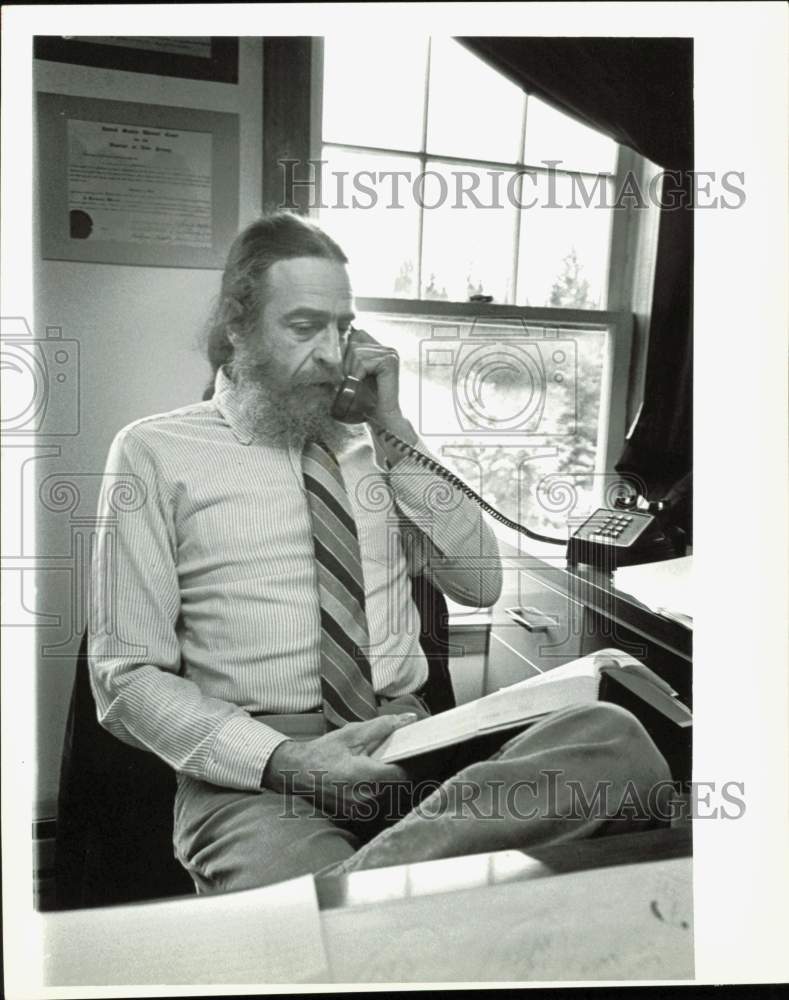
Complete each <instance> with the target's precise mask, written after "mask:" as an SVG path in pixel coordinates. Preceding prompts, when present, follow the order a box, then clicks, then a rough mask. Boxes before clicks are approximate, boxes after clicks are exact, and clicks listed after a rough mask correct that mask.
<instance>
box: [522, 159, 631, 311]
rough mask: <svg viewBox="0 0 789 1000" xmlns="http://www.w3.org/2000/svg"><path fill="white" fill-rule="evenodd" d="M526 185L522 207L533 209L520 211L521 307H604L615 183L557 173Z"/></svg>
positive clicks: (532, 178)
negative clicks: (596, 184) (595, 184)
mask: <svg viewBox="0 0 789 1000" xmlns="http://www.w3.org/2000/svg"><path fill="white" fill-rule="evenodd" d="M595 181H597V183H598V186H597V188H596V189H595V187H594V182H595ZM579 183H583V184H585V185H586V186H585V187H584V189H583V190H580V189H579ZM552 184H553V188H551V185H552ZM523 185H524V186H523V191H522V193H521V195H520V203H521V204H522V205H525V206H532V205H533V206H534V207H526V208H524V209H523V211H522V213H521V232H520V255H519V258H518V304H519V305H528V306H562V307H566V308H572V309H605V307H606V295H607V277H608V257H609V242H610V233H611V220H612V213H613V209H611V208H605V207H601V206H603V205H605V204H610V203H611V202H612V201H613V181H611V180H609V179H606V178H600V179H597V178H580V179H579V178H578V177H568V176H567V175H566V174H558V173H555V174H553V175H552V176H550V177H549V175H548V174H540V175H538V176H536V177H524V178H523ZM585 200H586V201H588V203H589V207H586V206H585Z"/></svg>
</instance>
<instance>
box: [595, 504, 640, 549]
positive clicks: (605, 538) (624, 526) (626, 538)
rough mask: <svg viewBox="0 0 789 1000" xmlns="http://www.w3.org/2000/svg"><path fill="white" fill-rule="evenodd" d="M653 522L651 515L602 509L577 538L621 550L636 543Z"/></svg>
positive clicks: (597, 511)
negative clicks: (605, 544) (604, 543)
mask: <svg viewBox="0 0 789 1000" xmlns="http://www.w3.org/2000/svg"><path fill="white" fill-rule="evenodd" d="M651 522H652V518H651V516H650V515H649V514H641V513H639V512H634V513H622V512H621V511H618V510H610V509H607V508H604V507H601V508H599V509H598V510H596V511H595V512H594V514H592V516H591V517H590V518H588V519H587V520H586V521H585V522H584V524H582V525H581V527H580V528H579V529H578V532H577V537H579V538H581V539H583V538H587V539H589V540H590V541H595V542H606V543H607V544H609V545H611V544H613V545H616V546H618V547H620V548H621V547H627V546H630V545H632V544H633V542H635V540H636V539H637V538H638V537H639V535H640V534H641V533H642V531H644V529H645V528H646V527H647V526H648V525H649V524H650V523H651Z"/></svg>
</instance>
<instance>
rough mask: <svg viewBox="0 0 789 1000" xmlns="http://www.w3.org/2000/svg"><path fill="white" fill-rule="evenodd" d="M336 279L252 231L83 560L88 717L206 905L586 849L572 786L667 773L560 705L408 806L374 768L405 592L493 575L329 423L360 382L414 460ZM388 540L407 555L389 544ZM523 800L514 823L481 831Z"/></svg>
mask: <svg viewBox="0 0 789 1000" xmlns="http://www.w3.org/2000/svg"><path fill="white" fill-rule="evenodd" d="M346 264H347V260H346V257H345V255H344V254H343V252H342V250H341V249H340V248H339V246H337V244H336V243H335V242H334V241H333V240H331V239H330V238H329V237H328V236H327V235H326V234H325V233H323V232H322V231H321V230H319V229H318V228H317V227H316V226H314V225H313V224H311V223H309V222H307V221H305V220H303V219H301V218H299V217H298V216H295V215H290V214H286V213H279V214H275V215H272V216H268V217H265V218H262V219H260V220H258V221H256V222H255V223H253V224H252V225H250V226H249V227H248V228H247V229H246V230H244V231H243V232H242V233H241V234H240V235H239V236H238V237H237V239H236V241H235V243H234V245H233V247H232V249H231V251H230V255H229V258H228V261H227V266H226V269H225V272H224V275H223V280H222V287H221V292H220V296H219V300H218V305H217V307H216V310H215V315H214V319H213V324H212V328H211V331H210V336H209V348H208V356H209V361H210V363H211V365H212V368H213V371H214V379H213V392H210V391H209V392H208V393H207V396H208V397H209V398H206V399H204V400H203V401H202V402H200V403H195V404H193V405H190V406H185V407H182V408H180V409H177V410H174V411H172V412H169V413H164V414H158V415H155V416H151V417H146V418H144V419H142V420H138V421H136V422H135V423H133V424H131V425H129V426H128V427H126V428H124V429H123V430H122V431H121V432H120V433H119V434H118V435H117V437H116V438H115V440H114V441H113V444H112V447H111V450H110V455H109V459H108V463H107V480H106V481H107V483H108V484H113V483H115V484H117V482H118V480H119V477H120V479H121V480H123V481H126V482H128V483H129V484H130V485H131V486H132V487H133V488H134V489H135V492H136V496H137V498H138V501H139V502H136V503H131V504H129V505H128V508H129V509H127V510H124V511H123V512H121V513H115V515H114V517H115V521H116V523H115V524H114V525H113V527H112V529H111V530H110V529H109V528H105V529H102V530H101V531H100V535H99V541H98V545H97V548H96V554H95V561H94V567H93V575H94V588H93V595H94V597H93V601H94V608H93V612H94V614H93V623H94V624H93V626H92V628H91V632H90V644H89V661H90V669H91V680H92V685H93V692H94V696H95V699H96V704H97V712H98V718H99V720H100V722H101V723H102V725H103V726H104V727H105V728H106V729H107V730H109V731H110V732H111V733H113V734H114V735H115V736H117V737H118V738H119V739H121V740H125V741H126V742H128V743H130V744H132V745H134V746H137V747H141V748H144V749H147V750H149V751H151V752H153V753H155V754H158V755H159V757H161V758H162V759H163V760H164V761H166V762H167V763H168V764H169V765H170V766H171V767H173V768H174V770H175V771H176V775H177V779H178V781H177V793H176V798H175V803H174V834H173V842H174V850H175V854H176V856H177V857H178V858H179V860H180V861H181V863H182V864H183V865H184V867H185V868H186V869H187V870H188V871H189V873H190V875H191V876H192V878H193V881H194V883H195V886H196V889H197V891H198V892H201V893H213V892H222V891H228V890H234V889H242V888H251V887H255V886H260V885H264V884H267V883H273V882H278V881H281V880H283V879H286V878H290V877H295V876H297V875H302V874H305V873H307V872H313V873H321V874H334V873H341V872H347V871H352V870H354V869H358V868H372V867H380V866H382V865H389V864H395V863H399V862H411V861H419V860H427V859H429V858H437V857H447V856H453V855H459V854H466V853H470V852H472V851H482V850H493V849H497V848H506V847H528V846H532V845H535V844H538V843H540V844H545V843H549V842H552V841H554V840H556V839H567V838H568V837H574V836H586V835H589V834H591V833H598V832H601V831H602V829H603V828H604V827H606V826H607V823H608V821H607V820H606V819H604V818H602V817H589V816H585V817H584V816H581V817H579V816H578V815H570V814H569V813H568V812H567V811H566V810H565V811H564V812H562V809H561V803H562V802H565V804H566V803H567V801H568V799H567V797H566V796H567V788H568V787H569V786H568V784H567V783H568V781H570V780H572V781H575V782H576V783H580V786H579V787H581V788H582V789H583V790H584V794H585V795H586V796H587V800H588V799H589V798H590V797H591V796H593V794H594V785H595V783H596V782H598V781H600V780H605V781H607V782H609V785H611V784H612V785H613V787H614V789H616V788H622V787H623V786H624V784H625V783H630V784H631V785H632V783H634V782H635V783H636V786H637V787H638V788H641V789H645V788H646V787H647V786H649V785H651V784H652V783H654V782H658V781H661V780H667V779H668V778H669V774H668V770H667V767H666V765H665V762H664V761H663V758H662V757H661V756H660V754H659V753H658V751H657V750H656V748H655V747H654V744H652V742H651V741H650V739H649V737H648V736H647V734H646V733H645V731H644V730H643V728H642V727H641V726H640V724H639V723H638V722H637V720H635V719H634V718H633V717H632V716H631V715H629V714H628V713H626V712H624V711H623V710H621V709H617V708H614V707H613V706H606V705H596V706H591V707H590V706H586V707H584V708H574V709H569V710H566V711H564V712H559V713H555V714H554V715H552V716H550V717H549V718H548V719H546V720H543V721H541V722H538V723H537V724H535V725H533V726H531V727H530V728H529V729H528V730H527V731H526V732H524V733H521V734H519V735H518V736H516V737H514V738H512V739H509V740H507V742H503V738H502V739H501V740H500V744H499V745H497V746H496V747H495V748H493V749H492V750H491V748H490V747H488V748H487V751H486V753H485V754H483V755H482V757H481V759H477V760H469V759H468V755H466V757H464V756H463V753H462V752H461V751H456V752H451V753H449V754H447V755H445V757H444V758H443V759H442V760H441V761H435V760H434V761H432V763H431V764H430V768H431V773H430V774H428V775H427V777H429V778H431V779H433V785H432V788H433V789H434V790H433V791H432V793H431V794H430V795H428V796H427V797H426V798H424V800H423V801H422V802H421V803H419V795H417V794H416V793H414V777H415V774H416V773H417V772H416V771H415V770H414V769H411V768H408V767H406V766H401V765H396V764H383V763H381V762H380V761H378V760H376V759H375V758H374V757H373V756H371V755H372V754H373V752H374V750H375V749H376V748H377V747H378V746H379V745H380V744H381V743H382V741H383V740H385V739H386V738H387V736H388V735H389V734H390V733H391V732H392V731H393V730H394V729H395V728H397V727H398V726H400V725H405V724H409V723H411V722H413V721H414V719H416V718H417V717H419V716H420V715H424V714H426V711H427V709H426V706H425V704H424V702H423V701H422V699H421V698H420V693H421V690H422V688H423V686H424V684H425V681H426V679H427V662H426V660H425V657H424V654H423V653H422V651H421V648H420V645H419V641H418V635H417V633H416V631H415V630H411V631H409V630H408V629H407V628H403V627H399V625H400V624H402V623H404V622H405V621H407V620H409V619H410V620H413V617H414V614H413V606H412V603H411V588H410V577H411V576H412V575H414V574H417V573H423V574H426V575H427V576H428V577H429V578H430V580H431V581H432V582H433V584H434V585H436V586H437V587H438V588H439V589H441V590H442V591H443V592H444V593H445V594H447V595H448V596H449V597H451V598H452V599H453V600H455V601H457V602H459V603H461V604H465V605H468V606H472V607H485V606H489V605H492V604H493V603H495V601H496V600H497V598H498V596H499V593H500V591H501V580H502V574H501V567H500V564H499V561H498V548H497V543H496V538H495V536H494V534H493V532H492V531H491V529H490V528H489V527H488V526H487V525H486V524H485V523H484V521H483V519H482V516H481V514H480V511H479V510H478V508H477V507H476V505H475V504H474V503H473V502H471V501H470V500H468V499H467V498H466V497H465V496H463V495H461V494H458V495H457V496H456V497H454V498H453V502H452V503H450V504H444V505H442V507H443V509H442V510H435V509H433V507H432V505H431V502H430V498H431V496H434V495H435V490H436V487H437V486H441V487H444V482H443V480H440V479H438V478H437V477H436V476H435V475H434V474H433V473H430V472H428V471H426V470H425V469H424V468H423V467H422V466H421V465H420V464H418V463H417V462H416V461H415V460H414V459H413V458H412V457H409V456H404V455H403V453H402V451H401V450H398V449H397V448H395V447H393V446H392V445H391V444H387V443H386V440H385V439H384V438H382V437H380V436H379V435H378V434H377V433H373V432H372V431H371V429H370V427H369V426H360V427H355V428H354V427H350V426H347V425H345V424H341V423H338V422H337V421H336V420H334V419H333V418H332V417H331V415H330V411H331V406H332V402H333V400H334V397H335V395H336V393H337V389H338V387H339V385H340V384H341V381H342V378H343V374H344V371H346V370H348V371H351V372H352V373H353V374H355V375H356V376H358V377H360V378H366V377H371V378H374V379H375V381H376V386H377V401H376V407H375V412H374V413H373V414H371V416H370V423H371V425H372V426H373V427H374V428H376V429H377V430H388V431H390V432H391V433H393V434H395V435H397V437H399V438H400V439H401V440H404V441H406V442H407V443H408V444H411V445H413V446H416V447H417V448H418V449H419V450H421V451H425V450H426V449H425V446H424V443H423V442H421V441H420V440H419V439H418V437H417V435H416V433H415V432H414V430H413V427H412V426H411V424H410V423H409V421H408V420H407V419H406V417H405V416H404V415H403V413H402V412H401V410H400V406H399V401H398V358H397V354H396V352H395V351H394V350H392V349H391V348H388V347H384V346H383V345H381V344H379V343H377V342H376V341H375V340H374V339H373V338H372V337H370V336H369V335H367V334H365V333H363V332H361V331H352V330H351V323H352V320H353V318H354V313H353V298H352V292H351V285H350V281H349V277H348V271H347V268H346ZM105 492H106V495H105V496H103V497H102V500H101V502H100V511H99V514H100V521H99V523H100V524H102V523H109V519H104V517H103V515H106V514H107V512H108V511H107V506H108V504H109V500H110V497H109V488H108V489H107V491H105ZM393 525H402V526H403V531H405V530H406V528H410V530H411V533H412V539H413V536H414V534H415V535H416V536H417V537H418V543H419V544H415V545H414V544H412V545H403V544H394V545H393V544H392V538H393ZM416 525H420V526H421V527H422V528H426V526H429V527H427V529H426V530H424V531H420V530H419V529H418V528H416V527H415V526H416ZM398 537H399V540H402V536H398ZM557 774H559V775H561V778H560V780H559V782H558V784H557V782H556V775H557ZM546 776H547V777H546ZM551 776H553V777H552V778H551ZM419 777H420V779H424V778H425V777H426V775H425V773H421V774H419ZM409 781H410V782H411V792H412V793H413V794H412V795H411V797H410V798H409V797H408V796H406V797H405V798H404V797H401V796H400V795H398V796H390V797H389V798H388V799H387V801H388V803H389V805H388V807H387V814H386V815H385V816H381V815H380V810H379V811H378V813H379V814H378V815H376V818H375V822H368V820H369V818H370V814H369V810H368V812H367V813H366V814H365V813H364V811H363V809H360V808H359V807H361V806H369V805H370V803H374V802H378V803H380V802H382V801H384V796H383V791H384V790H386V789H387V788H389V789H391V788H393V787H398V788H400V789H401V790H402V788H404V787H406V786H407V785H408V783H409ZM524 782H526V783H529V782H531V783H532V785H533V788H534V798H533V802H532V803H531V805H532V806H533V808H532V809H531V810H530V811H529V813H528V815H525V814H524V813H523V811H522V810H521V811H519V812H518V813H517V815H516V813H515V812H514V811H513V810H510V811H509V812H507V811H506V810H504V814H501V810H499V812H498V813H497V814H496V815H495V817H494V818H493V819H492V820H491V821H488V820H484V819H481V818H479V817H480V815H481V814H482V813H484V814H485V815H491V814H490V812H485V810H486V809H488V810H490V809H491V808H495V805H494V803H493V794H494V792H496V793H497V796H498V798H497V802H499V803H501V802H503V801H504V800H505V799H506V795H505V796H502V794H501V793H502V790H504V791H505V792H506V791H507V790H508V789H510V790H511V789H513V788H514V787H515V786H517V785H518V784H519V783H520V784H521V785H522V784H523V783H524ZM469 783H471V786H472V787H473V788H476V789H477V792H478V794H477V796H476V798H475V800H474V801H468V800H469V796H468V789H469V787H470V785H469ZM530 787H531V786H530ZM557 796H558V797H557ZM472 798H474V797H473V796H472ZM549 798H550V799H551V805H552V808H551V809H549V808H548V804H549V803H548V799H549ZM403 802H406V803H407V805H406V806H404V805H403ZM415 804H417V805H418V808H411V807H413V806H414V805H415ZM557 806H558V807H557ZM627 826H628V824H627V823H626V822H622V821H620V822H619V824H618V826H617V824H616V823H614V824H613V828H616V829H624V828H625V827H627Z"/></svg>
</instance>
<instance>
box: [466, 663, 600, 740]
mask: <svg viewBox="0 0 789 1000" xmlns="http://www.w3.org/2000/svg"><path fill="white" fill-rule="evenodd" d="M558 669H561V668H557V670H558ZM553 673H554V671H551V674H553ZM551 674H543V675H541V676H542V682H541V683H540V684H533V685H531V686H526V685H523V686H519V687H517V688H516V689H515V690H513V688H504V689H502V690H501V691H499V692H497V695H496V697H495V698H491V699H485V701H484V703H482V702H480V704H479V707H478V712H477V726H478V728H479V730H480V731H481V732H490V731H492V730H494V729H501V728H504V727H505V726H508V725H515V724H516V723H518V722H527V721H530V720H532V719H536V718H539V716H541V715H546V714H547V713H548V712H555V711H557V710H558V709H562V708H569V707H570V705H580V704H583V703H585V702H590V701H596V700H597V691H598V687H599V680H598V678H597V677H596V676H595V675H594V674H590V673H589V672H588V670H587V671H586V673H585V674H581V675H575V676H571V677H553V676H551Z"/></svg>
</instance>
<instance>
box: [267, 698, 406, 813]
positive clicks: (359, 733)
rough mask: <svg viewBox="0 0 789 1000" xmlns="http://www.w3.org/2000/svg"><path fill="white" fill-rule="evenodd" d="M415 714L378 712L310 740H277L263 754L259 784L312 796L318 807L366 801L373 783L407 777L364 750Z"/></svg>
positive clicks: (371, 747)
mask: <svg viewBox="0 0 789 1000" xmlns="http://www.w3.org/2000/svg"><path fill="white" fill-rule="evenodd" d="M416 718H417V716H416V714H414V713H411V712H408V713H405V714H403V715H383V716H379V718H377V719H370V720H369V721H368V722H349V723H348V724H347V725H345V726H343V727H342V728H341V729H335V730H333V731H332V732H330V733H327V734H326V735H325V736H320V737H318V739H315V740H308V741H305V742H297V741H295V740H288V741H287V742H285V743H280V745H279V746H278V747H277V748H276V750H275V751H274V753H273V754H272V755H271V757H270V758H269V762H268V765H267V767H266V771H265V774H264V775H263V785H264V787H266V788H271V789H273V790H274V791H288V792H295V793H296V794H299V793H309V794H315V795H316V796H317V798H318V801H319V803H323V804H324V805H329V804H334V803H336V802H350V803H363V802H365V801H369V799H371V798H373V797H375V794H376V786H377V785H379V784H385V783H389V782H396V781H402V780H403V779H405V778H406V776H407V775H406V771H405V770H404V769H403V768H402V767H400V766H398V765H397V764H382V763H381V762H380V761H377V760H373V758H372V757H370V754H371V753H372V752H373V751H374V750H375V749H376V748H377V747H379V746H380V745H381V744H382V743H383V741H384V740H385V739H386V738H387V736H389V735H390V733H393V732H394V731H395V729H399V728H400V727H401V726H404V725H408V724H409V723H410V722H414V721H415V719H416Z"/></svg>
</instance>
